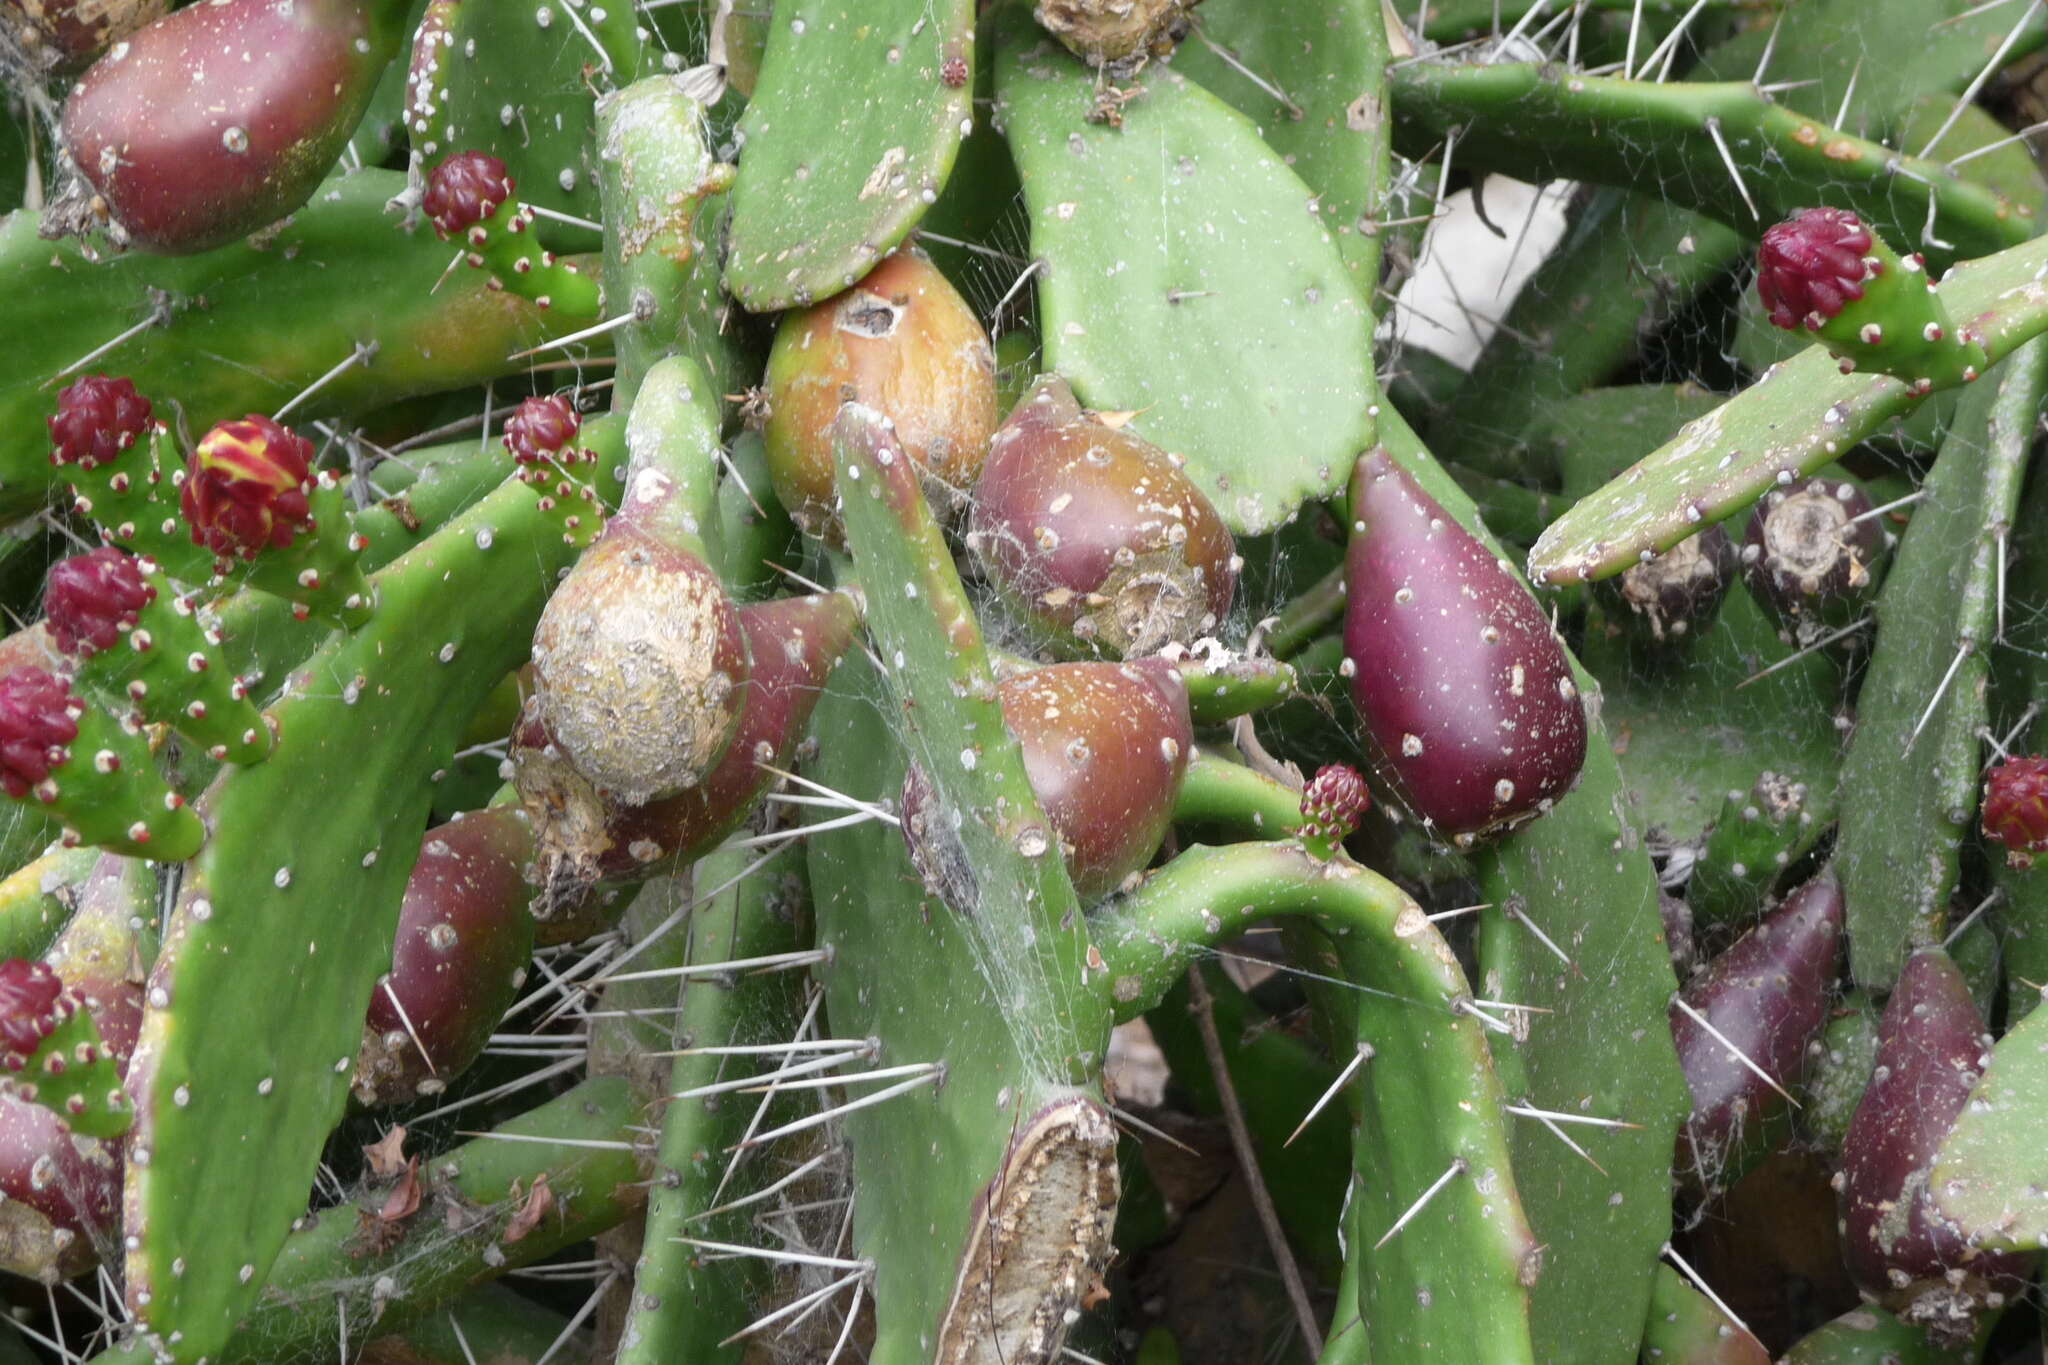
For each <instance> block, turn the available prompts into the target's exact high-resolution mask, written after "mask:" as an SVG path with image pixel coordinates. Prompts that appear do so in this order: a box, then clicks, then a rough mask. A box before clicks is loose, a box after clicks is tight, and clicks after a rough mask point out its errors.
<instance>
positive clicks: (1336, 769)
mask: <svg viewBox="0 0 2048 1365" xmlns="http://www.w3.org/2000/svg"><path fill="white" fill-rule="evenodd" d="M1371 802H1372V797H1371V795H1370V794H1369V793H1368V792H1367V791H1366V789H1365V779H1364V778H1362V777H1360V776H1359V775H1358V770H1357V769H1356V768H1353V767H1350V766H1348V765H1347V764H1343V763H1326V764H1324V765H1323V766H1322V767H1320V768H1318V769H1316V775H1315V776H1314V777H1312V778H1310V779H1309V783H1308V785H1307V786H1306V787H1304V788H1302V791H1301V821H1302V824H1301V836H1302V838H1303V839H1308V840H1315V841H1317V842H1321V843H1327V844H1330V845H1332V846H1333V847H1334V846H1335V845H1337V844H1341V843H1343V842H1344V840H1345V839H1347V838H1349V837H1350V835H1351V832H1352V831H1353V830H1355V829H1357V828H1358V822H1359V821H1360V820H1361V819H1363V818H1364V816H1365V809H1366V807H1367V806H1368V805H1370V804H1371Z"/></svg>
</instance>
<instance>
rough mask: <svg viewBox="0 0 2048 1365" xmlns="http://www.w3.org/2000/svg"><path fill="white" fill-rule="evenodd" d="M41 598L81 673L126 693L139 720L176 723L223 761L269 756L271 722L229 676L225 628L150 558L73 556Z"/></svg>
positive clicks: (113, 553) (100, 553)
mask: <svg viewBox="0 0 2048 1365" xmlns="http://www.w3.org/2000/svg"><path fill="white" fill-rule="evenodd" d="M43 602H44V609H45V611H46V612H47V613H48V615H49V621H50V633H51V635H52V636H53V637H54V638H55V640H56V642H57V647H58V648H59V649H60V650H63V651H64V652H65V653H66V654H70V655H73V656H74V657H75V658H76V659H77V664H76V666H75V667H76V676H77V680H78V681H79V682H81V683H83V684H85V685H87V686H89V687H92V688H95V689H97V690H98V691H100V692H101V693H103V694H111V695H112V696H114V697H118V698H121V699H123V700H125V701H126V702H127V703H128V704H129V705H130V706H131V707H132V708H133V713H134V714H133V717H132V719H133V720H134V721H135V722H136V723H137V724H141V723H144V722H149V723H161V724H165V725H169V726H170V727H171V728H172V729H174V730H177V731H178V732H180V733H181V734H184V735H187V736H189V737H190V738H192V739H193V740H196V741H197V742H198V743H200V744H201V745H203V746H204V747H205V749H206V751H207V754H208V756H209V757H212V758H214V759H218V760H221V761H223V762H229V763H256V762H260V761H261V760H262V759H264V758H265V757H267V756H268V755H269V753H270V749H271V734H270V727H269V725H268V724H267V723H266V722H265V721H264V719H263V714H262V712H260V711H259V710H257V708H256V705H255V703H253V702H251V701H250V700H249V694H248V689H247V688H246V687H244V686H243V685H242V683H241V681H240V680H239V679H237V678H235V677H233V676H231V675H230V674H229V672H228V667H227V663H226V661H225V660H224V658H223V657H222V656H221V653H220V649H219V645H220V637H219V634H218V633H217V632H215V631H212V630H210V629H208V628H207V627H205V626H203V625H201V624H200V622H199V619H198V616H197V604H196V602H195V601H194V600H192V599H190V598H180V597H179V596H178V595H177V591H176V589H175V588H173V587H172V586H171V582H170V580H169V579H168V578H166V577H164V575H163V572H162V570H160V569H158V568H157V567H156V565H155V564H154V563H153V562H151V561H150V560H147V559H140V558H137V557H136V556H134V555H131V554H129V553H128V552H127V551H125V550H120V549H116V548H115V547H114V546H111V545H106V546H102V547H101V548H99V549H97V550H94V551H92V552H91V553H90V554H83V555H73V556H72V557H71V558H69V559H64V560H60V561H58V562H57V563H56V564H54V565H52V566H51V568H50V576H49V586H48V588H47V589H46V591H45V593H44V598H43ZM124 641H125V644H124V643H123V642H124Z"/></svg>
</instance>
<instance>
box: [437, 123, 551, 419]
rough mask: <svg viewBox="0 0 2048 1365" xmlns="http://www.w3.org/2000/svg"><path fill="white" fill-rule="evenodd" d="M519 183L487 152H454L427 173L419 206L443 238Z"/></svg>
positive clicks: (475, 220) (478, 217)
mask: <svg viewBox="0 0 2048 1365" xmlns="http://www.w3.org/2000/svg"><path fill="white" fill-rule="evenodd" d="M518 187H519V184H518V182H517V181H516V180H514V179H513V178H512V173H511V172H510V171H509V170H508V169H507V168H506V166H505V163H504V162H502V161H500V160H498V158H497V157H494V156H492V155H491V154H490V153H489V152H456V153H455V154H454V155H452V156H448V157H444V158H442V160H441V161H440V162H439V164H437V165H436V166H435V167H434V169H433V170H432V171H431V172H429V173H428V175H427V187H426V189H425V190H424V191H423V192H422V193H421V196H420V209H421V211H422V212H424V213H425V214H426V215H427V219H428V221H430V222H432V223H433V225H434V231H435V232H437V233H439V234H440V235H441V237H442V239H443V240H446V239H448V238H451V237H462V236H466V235H467V234H468V232H469V230H470V229H471V228H473V227H475V226H477V225H478V224H479V223H481V222H483V221H484V220H485V219H487V218H489V217H490V216H491V215H492V214H494V213H496V212H497V211H498V209H499V207H500V206H502V205H504V204H506V203H507V202H509V201H510V200H511V198H512V194H513V191H515V190H516V189H518ZM475 245H481V243H475ZM528 401H529V402H531V401H534V400H531V399H529V400H528Z"/></svg>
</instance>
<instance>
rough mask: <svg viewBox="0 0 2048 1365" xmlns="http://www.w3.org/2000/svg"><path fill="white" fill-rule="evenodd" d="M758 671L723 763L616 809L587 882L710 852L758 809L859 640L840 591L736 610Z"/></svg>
mask: <svg viewBox="0 0 2048 1365" xmlns="http://www.w3.org/2000/svg"><path fill="white" fill-rule="evenodd" d="M739 618H740V629H741V630H742V631H744V632H745V634H746V638H747V645H748V652H749V653H750V654H751V656H752V659H753V672H752V675H751V676H750V677H749V678H748V679H747V683H746V689H745V692H744V694H743V696H742V698H741V701H740V722H739V729H738V730H736V731H735V732H734V734H733V737H732V743H731V744H730V745H729V746H728V747H727V748H726V751H725V756H724V757H723V758H722V759H720V760H719V762H718V766H717V767H716V768H713V769H712V770H711V773H710V775H709V776H707V777H706V778H705V779H704V781H703V782H702V783H700V784H698V785H697V786H695V787H692V788H691V789H690V790H688V791H684V792H678V793H677V794H676V795H674V796H670V797H666V798H664V799H662V800H659V801H652V802H649V803H648V804H646V805H643V806H619V807H614V808H613V809H612V810H611V811H610V812H609V814H608V819H607V820H606V823H605V828H604V841H603V842H604V848H603V849H602V850H601V851H600V852H598V853H597V854H596V855H595V865H594V867H592V868H591V869H590V871H589V873H588V874H587V875H586V876H585V877H584V878H583V879H584V880H589V879H590V878H592V877H594V878H595V879H597V880H601V881H638V880H640V879H642V878H645V877H652V876H655V875H657V874H659V873H661V872H664V871H667V870H669V869H671V868H673V867H676V866H678V865H679V864H681V863H684V862H687V861H689V860H690V859H692V858H695V857H698V856H700V855H701V854H704V853H706V852H709V851H710V849H711V847H712V846H713V845H714V844H716V843H717V842H718V841H719V840H720V839H723V838H724V837H725V836H726V835H727V834H730V833H731V832H732V831H733V830H734V829H735V828H737V827H738V826H739V824H740V823H741V822H742V821H743V820H745V819H746V818H747V816H748V815H749V814H750V813H751V812H752V811H753V809H754V807H755V806H756V805H757V804H758V803H759V800H760V797H761V793H763V792H764V791H766V790H767V789H768V788H769V787H770V786H772V785H773V784H774V783H775V782H776V781H777V780H778V779H777V777H776V775H775V773H774V771H773V769H775V768H782V769H785V770H786V769H787V768H788V767H789V765H790V762H791V761H792V758H793V755H794V754H795V751H796V746H797V743H798V741H799V740H801V739H802V738H803V731H804V726H805V725H806V724H808V723H809V721H810V715H811V710H812V708H813V707H815V706H816V705H817V701H818V697H819V695H820V694H821V693H822V692H823V691H824V687H825V678H826V675H827V674H828V673H829V672H831V669H832V666H833V665H834V664H835V663H837V662H838V660H839V657H840V655H841V654H843V653H844V652H845V651H846V648H847V646H848V645H849V644H851V643H852V640H853V631H854V627H855V625H856V624H857V620H856V618H857V611H856V609H855V607H854V604H853V601H852V599H851V598H849V597H847V596H846V595H845V594H843V593H830V594H825V595H822V596H813V597H789V598H782V599H780V600H778V601H773V602H756V603H751V604H749V605H747V606H743V607H741V608H740V609H739Z"/></svg>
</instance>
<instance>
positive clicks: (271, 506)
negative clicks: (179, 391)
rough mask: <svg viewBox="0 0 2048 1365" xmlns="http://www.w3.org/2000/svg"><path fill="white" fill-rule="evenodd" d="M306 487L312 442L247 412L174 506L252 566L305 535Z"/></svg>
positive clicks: (220, 551) (202, 447)
mask: <svg viewBox="0 0 2048 1365" xmlns="http://www.w3.org/2000/svg"><path fill="white" fill-rule="evenodd" d="M180 13H183V11H180ZM312 480H313V443H312V442H311V441H309V440H307V439H306V438H305V437H303V436H301V435H299V434H298V433H296V432H294V431H292V430H291V429H290V428H288V427H283V426H279V425H278V424H277V423H276V422H274V421H272V420H271V419H270V418H268V417H265V416H263V415H262V414H261V413H253V412H252V413H250V414H249V415H248V416H247V417H244V418H242V419H241V420H239V421H227V422H222V423H220V424H219V425H218V426H216V427H214V428H213V430H211V431H209V432H207V433H206V435H204V436H202V437H200V438H199V444H198V445H197V446H195V447H193V450H192V459H191V461H190V462H189V463H188V464H187V465H186V467H185V482H184V486H183V487H181V488H180V489H179V490H178V507H179V510H180V511H182V512H183V513H184V514H185V521H186V524H187V525H189V526H190V527H191V528H192V543H193V544H194V545H204V546H205V547H206V548H207V549H209V550H212V551H213V552H214V553H215V554H216V555H220V556H221V557H223V558H240V559H254V558H255V557H256V555H257V552H259V551H261V550H264V549H267V548H270V547H272V546H275V547H277V548H280V549H282V548H284V547H286V546H288V545H290V544H291V543H292V541H293V539H294V538H295V537H296V536H297V535H298V533H299V532H301V531H304V530H309V529H310V528H311V526H312V505H311V503H310V501H309V495H310V492H311V489H312Z"/></svg>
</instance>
